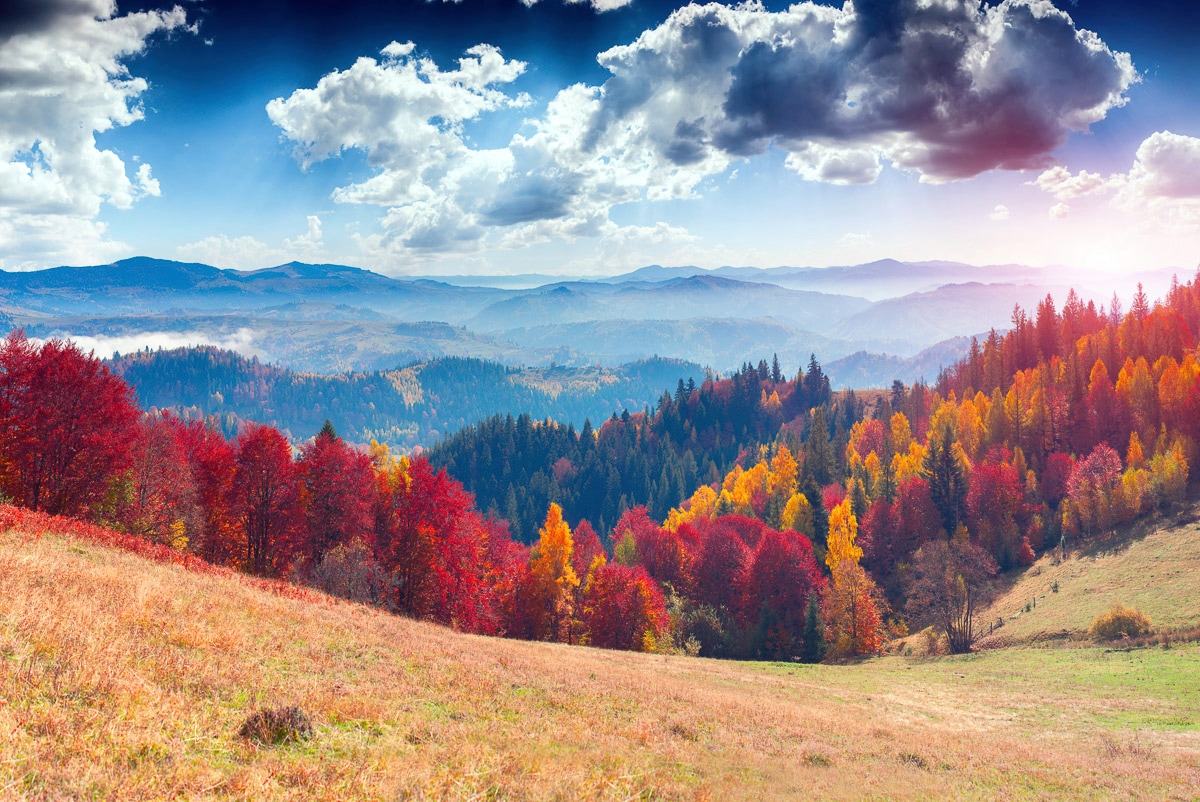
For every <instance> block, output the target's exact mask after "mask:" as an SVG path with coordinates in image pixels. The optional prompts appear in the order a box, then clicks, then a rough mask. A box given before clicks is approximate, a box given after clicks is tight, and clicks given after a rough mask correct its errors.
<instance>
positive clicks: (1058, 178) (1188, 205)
mask: <svg viewBox="0 0 1200 802" xmlns="http://www.w3.org/2000/svg"><path fill="white" fill-rule="evenodd" d="M1031 183H1032V184H1033V185H1035V186H1037V187H1040V188H1041V189H1042V190H1043V191H1045V192H1048V193H1050V194H1052V195H1054V197H1056V198H1058V199H1059V200H1071V199H1074V198H1080V197H1083V196H1085V195H1092V194H1102V193H1113V197H1112V205H1113V206H1115V207H1116V208H1118V209H1121V210H1122V211H1125V212H1128V213H1130V214H1133V215H1137V216H1138V217H1140V218H1141V222H1142V223H1143V224H1145V225H1148V226H1156V225H1157V226H1164V227H1166V228H1174V229H1182V230H1190V229H1192V228H1194V227H1196V226H1197V225H1200V138H1196V137H1191V136H1184V135H1181V134H1175V133H1172V132H1170V131H1158V132H1156V133H1154V134H1151V135H1150V136H1148V137H1147V138H1146V139H1145V140H1143V141H1142V143H1141V145H1139V146H1138V149H1137V153H1136V154H1135V156H1134V161H1133V165H1132V166H1131V167H1130V169H1129V172H1128V173H1124V174H1116V175H1112V176H1109V177H1108V178H1101V177H1100V175H1099V174H1097V173H1089V172H1087V171H1086V170H1084V171H1080V172H1079V173H1078V174H1072V173H1071V172H1070V171H1069V170H1067V169H1066V168H1065V167H1054V168H1052V169H1050V170H1047V171H1045V172H1044V173H1042V174H1041V175H1040V176H1038V178H1037V180H1035V181H1033V182H1031ZM1068 212H1069V207H1068V206H1067V205H1066V204H1065V203H1059V204H1058V205H1056V206H1054V207H1053V208H1052V209H1051V210H1050V216H1051V217H1053V218H1055V219H1061V218H1063V217H1066V216H1067V214H1068Z"/></svg>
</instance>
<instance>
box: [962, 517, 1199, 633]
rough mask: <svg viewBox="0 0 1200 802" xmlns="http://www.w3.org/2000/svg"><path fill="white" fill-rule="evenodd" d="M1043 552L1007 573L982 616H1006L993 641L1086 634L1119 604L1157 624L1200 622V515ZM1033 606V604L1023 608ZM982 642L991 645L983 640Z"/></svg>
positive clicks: (1178, 626)
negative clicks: (1018, 569) (1028, 564)
mask: <svg viewBox="0 0 1200 802" xmlns="http://www.w3.org/2000/svg"><path fill="white" fill-rule="evenodd" d="M1055 551H1056V550H1051V551H1049V552H1047V553H1046V554H1044V555H1042V557H1041V558H1039V559H1038V561H1037V562H1036V563H1035V564H1034V565H1033V566H1031V567H1030V568H1029V570H1027V571H1023V572H1020V573H1016V574H1014V575H1013V577H1012V578H1010V579H1009V580H1008V581H1007V583H1006V586H1005V588H1004V592H1003V593H1002V594H1001V595H1000V597H999V598H998V599H997V600H996V601H995V602H994V603H993V604H992V605H991V607H990V608H989V609H988V610H987V611H986V612H985V613H984V614H983V615H981V616H980V620H982V621H984V622H985V623H994V622H996V621H997V620H998V619H1003V620H1004V625H1003V626H1002V627H1001V628H999V629H997V630H996V631H995V633H994V636H993V637H992V638H991V639H990V640H991V641H992V642H993V643H996V644H1012V643H1029V642H1036V641H1039V640H1044V639H1048V638H1061V637H1077V636H1081V635H1083V634H1085V633H1086V632H1087V630H1088V627H1089V626H1091V623H1092V620H1093V619H1095V617H1096V616H1098V615H1100V614H1101V613H1103V612H1105V611H1106V610H1108V609H1110V608H1111V607H1113V606H1114V605H1117V604H1121V605H1125V606H1128V607H1135V608H1137V609H1138V610H1140V611H1142V612H1143V613H1145V614H1146V615H1147V616H1149V618H1150V621H1151V622H1152V624H1153V625H1154V627H1155V628H1156V629H1160V630H1167V631H1170V630H1183V631H1187V630H1192V629H1195V628H1197V627H1200V520H1198V519H1197V515H1196V510H1195V509H1193V510H1191V511H1189V512H1188V513H1185V514H1184V515H1183V516H1180V517H1179V518H1176V519H1167V520H1163V519H1159V520H1144V521H1138V522H1136V523H1135V524H1134V525H1133V526H1132V528H1129V529H1124V528H1123V529H1122V530H1121V531H1120V533H1119V534H1117V535H1113V536H1112V537H1109V538H1097V539H1093V540H1089V541H1087V542H1085V543H1084V544H1082V545H1080V546H1078V547H1076V548H1072V547H1071V544H1068V548H1067V549H1066V551H1065V553H1064V555H1063V558H1062V559H1059V558H1058V556H1057V554H1056V553H1055ZM1027 606H1028V609H1026V607H1027ZM984 645H985V646H986V645H987V641H985V643H984Z"/></svg>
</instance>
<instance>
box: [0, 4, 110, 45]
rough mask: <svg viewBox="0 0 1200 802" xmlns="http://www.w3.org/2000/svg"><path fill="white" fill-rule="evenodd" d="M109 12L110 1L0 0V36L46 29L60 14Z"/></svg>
mask: <svg viewBox="0 0 1200 802" xmlns="http://www.w3.org/2000/svg"><path fill="white" fill-rule="evenodd" d="M111 13H112V6H111V4H109V3H105V2H97V1H96V0H0V40H5V39H9V38H11V37H13V36H17V35H18V34H23V33H24V34H30V33H41V32H43V31H47V30H50V29H51V28H53V27H54V25H55V23H56V22H57V21H58V20H59V19H61V18H62V17H77V16H80V15H84V14H87V15H91V16H96V17H108V16H109V15H110V14H111Z"/></svg>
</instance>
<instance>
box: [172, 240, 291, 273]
mask: <svg viewBox="0 0 1200 802" xmlns="http://www.w3.org/2000/svg"><path fill="white" fill-rule="evenodd" d="M175 253H176V254H177V255H178V256H179V258H180V259H183V260H185V261H190V262H201V263H203V264H206V265H212V266H214V267H220V268H234V269H237V270H257V269H258V268H260V267H273V266H275V265H277V264H280V263H282V262H285V261H287V257H286V255H285V254H284V252H283V251H282V250H279V249H277V248H272V247H270V246H269V245H267V244H266V243H265V242H261V241H259V240H257V239H255V238H254V237H227V236H225V235H224V234H218V235H216V236H212V237H205V238H204V239H202V240H199V241H198V242H189V243H187V244H186V245H180V246H179V247H178V248H176V249H175Z"/></svg>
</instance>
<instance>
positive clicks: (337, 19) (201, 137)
mask: <svg viewBox="0 0 1200 802" xmlns="http://www.w3.org/2000/svg"><path fill="white" fill-rule="evenodd" d="M593 2H594V3H595V5H592V4H589V3H588V2H580V3H573V4H568V3H564V2H562V0H540V2H537V3H535V4H533V5H531V6H526V5H524V4H522V3H520V2H515V1H514V2H497V1H494V0H461V2H457V3H453V2H408V1H407V0H373V1H372V2H347V3H339V4H332V3H302V2H284V1H283V0H240V1H238V0H204V1H203V2H185V3H181V4H179V5H175V4H172V3H156V2H151V3H145V2H143V3H119V4H114V3H112V2H110V1H109V0H15V2H9V3H6V4H5V5H4V7H3V8H4V10H3V11H2V12H0V267H3V268H5V269H9V270H11V269H31V268H38V267H48V266H53V265H58V264H97V263H104V262H107V261H110V260H112V259H116V258H121V257H124V256H131V255H134V254H145V255H151V256H157V257H162V258H170V259H185V260H194V261H203V262H207V263H210V264H215V265H218V266H220V267H240V268H256V267H265V266H269V265H274V264H278V263H281V262H286V261H289V260H292V259H298V260H301V261H308V262H321V261H328V262H338V263H344V264H353V265H359V266H363V267H369V268H372V269H375V270H379V271H380V272H384V273H389V274H395V275H400V274H450V273H520V272H532V271H538V272H550V273H574V274H581V275H582V274H600V273H616V272H621V271H624V270H627V269H631V268H635V267H638V266H641V265H644V264H649V263H660V264H698V265H702V266H707V267H716V266H719V265H724V264H738V265H748V264H749V265H758V266H773V265H780V264H791V265H828V264H851V263H857V262H864V261H870V260H873V259H879V258H884V257H894V258H900V259H910V260H919V259H954V260H961V261H966V262H971V263H975V264H999V263H1007V262H1023V263H1028V264H1067V265H1072V266H1075V267H1080V268H1085V269H1108V270H1135V269H1138V270H1140V269H1150V268H1157V267H1164V266H1180V267H1184V268H1185V269H1188V270H1190V269H1191V268H1192V267H1193V266H1195V264H1196V263H1197V262H1198V261H1200V255H1198V250H1200V249H1197V248H1196V245H1195V243H1196V242H1200V103H1197V100H1198V98H1197V91H1196V89H1195V88H1194V83H1193V76H1195V75H1197V74H1200V63H1198V61H1200V56H1198V55H1197V52H1196V48H1195V47H1194V43H1193V42H1192V41H1190V37H1191V36H1192V32H1194V31H1196V30H1197V29H1200V12H1197V11H1196V10H1195V9H1194V7H1193V6H1192V4H1185V3H1167V2H1161V1H1160V0H1151V1H1150V2H1138V3H1133V2H1125V3H1121V2H1111V1H1110V0H1104V1H1103V2H1099V1H1094V0H1078V1H1077V2H1076V3H1074V4H1070V3H1065V2H1063V3H1060V4H1059V6H1058V8H1055V7H1054V6H1053V5H1051V4H1050V3H1049V2H1043V1H1042V0H1019V1H1014V0H1007V1H1006V2H1004V3H1001V4H978V3H961V2H957V1H956V0H903V1H901V2H883V1H882V0H860V2H858V3H857V4H854V3H846V4H845V5H828V6H827V5H813V4H803V5H797V6H788V5H786V4H774V3H772V4H764V5H746V6H728V5H718V4H712V5H706V6H698V5H686V6H685V5H678V4H670V3H662V2H648V0H593Z"/></svg>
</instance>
